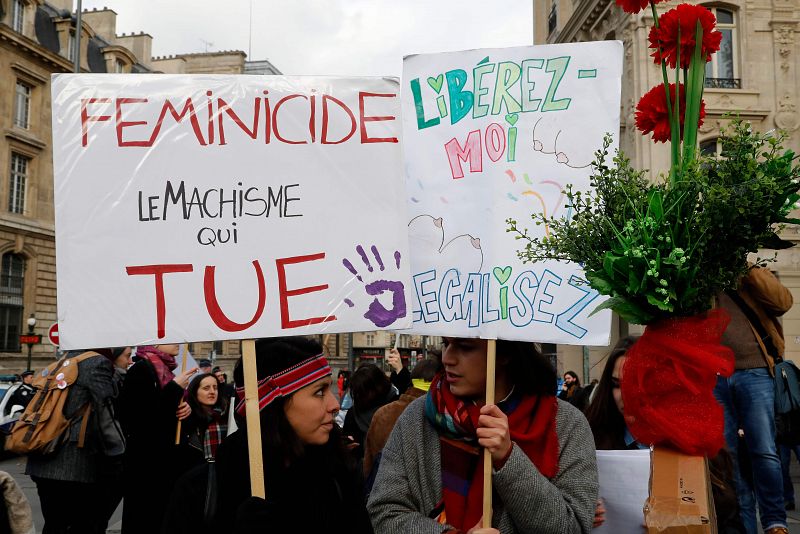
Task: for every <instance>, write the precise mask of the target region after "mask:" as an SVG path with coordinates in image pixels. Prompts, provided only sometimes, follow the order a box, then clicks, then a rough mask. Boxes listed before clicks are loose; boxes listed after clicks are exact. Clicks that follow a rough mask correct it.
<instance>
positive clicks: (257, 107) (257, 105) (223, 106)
mask: <svg viewBox="0 0 800 534" xmlns="http://www.w3.org/2000/svg"><path fill="white" fill-rule="evenodd" d="M217 107H219V110H220V115H219V144H220V145H225V144H227V143H226V142H225V129H224V128H223V127H222V113H221V112H222V111H224V112H225V113H227V114H228V116H229V117H230V118H231V119H233V122H235V123H236V124H237V126H239V128H241V129H242V131H243V132H244V133H246V134H247V135H248V136H250V138H251V139H256V138H257V137H258V115H259V113H260V112H261V99H260V98H258V97H256V99H255V100H254V101H253V129H252V130H251V129H250V128H248V127H247V126H245V124H244V123H243V122H242V120H241V119H240V118H239V116H238V115H237V114H236V112H235V111H233V109H231V106H230V105H229V104H228V103H227V102H225V101H224V100H222V99H221V98H217Z"/></svg>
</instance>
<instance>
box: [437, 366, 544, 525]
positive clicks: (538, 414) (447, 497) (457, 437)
mask: <svg viewBox="0 0 800 534" xmlns="http://www.w3.org/2000/svg"><path fill="white" fill-rule="evenodd" d="M498 407H500V409H501V410H502V411H503V413H505V414H506V415H507V416H508V425H509V429H510V430H511V440H512V441H513V442H514V443H515V444H516V445H517V446H519V447H520V448H521V449H522V451H523V452H524V453H525V455H526V456H527V457H528V458H529V459H530V460H531V462H533V465H535V466H536V468H537V469H539V472H540V473H542V475H544V476H545V477H547V478H553V477H555V476H556V474H557V473H558V454H559V445H558V435H557V434H556V412H557V411H558V401H557V400H556V398H555V397H554V396H546V397H539V396H535V395H521V394H520V395H513V394H512V395H511V396H510V397H509V398H508V399H507V400H505V401H504V402H500V403H498ZM425 411H426V416H427V418H428V420H429V421H431V423H432V424H433V425H434V427H436V429H437V431H438V432H439V434H440V443H441V455H442V459H441V461H442V495H443V497H444V509H445V516H446V521H447V524H448V525H452V526H454V527H456V528H458V529H461V530H464V531H467V530H469V529H470V528H472V527H473V526H475V525H476V524H477V523H478V521H479V520H480V518H481V515H482V513H483V505H482V503H483V463H482V462H480V461H479V460H480V454H479V452H480V449H478V448H477V447H475V446H474V445H477V428H478V418H479V417H480V407H479V406H477V405H476V404H474V403H472V402H471V401H469V400H465V399H462V398H460V397H456V396H455V395H453V394H452V393H451V392H450V387H449V386H448V385H447V383H446V382H444V381H443V380H442V375H437V376H436V377H435V378H434V379H433V382H432V383H431V388H430V391H429V392H428V400H427V404H426V410H425ZM465 442H466V443H465ZM468 443H471V444H472V445H473V446H472V447H470V446H469V445H468Z"/></svg>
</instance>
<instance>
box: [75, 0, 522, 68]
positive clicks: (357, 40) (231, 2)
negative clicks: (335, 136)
mask: <svg viewBox="0 0 800 534" xmlns="http://www.w3.org/2000/svg"><path fill="white" fill-rule="evenodd" d="M251 5H252V57H251V59H255V60H258V59H269V60H270V61H272V63H273V64H274V65H275V66H276V67H277V68H278V69H280V70H281V71H282V72H283V73H284V74H333V75H400V73H401V69H402V57H403V55H407V54H413V53H421V52H440V51H451V50H464V49H471V48H488V47H505V46H519V45H528V44H532V42H533V18H532V17H533V15H532V10H533V2H532V0H527V1H526V0H492V1H488V0H460V1H456V0H438V1H437V0H394V1H388V0H252V1H251V0H225V1H224V2H209V1H199V2H198V1H197V0H194V1H188V0H84V1H83V9H91V8H93V7H96V8H102V7H104V6H108V7H109V8H111V9H113V10H114V11H116V12H117V33H123V32H125V33H130V32H139V31H144V32H146V33H149V34H150V35H152V36H153V55H167V54H178V53H187V52H203V51H205V50H206V49H208V50H209V51H219V50H231V49H237V50H243V51H244V52H245V53H247V51H248V48H249V47H250V31H249V21H250V10H251ZM207 43H210V44H207Z"/></svg>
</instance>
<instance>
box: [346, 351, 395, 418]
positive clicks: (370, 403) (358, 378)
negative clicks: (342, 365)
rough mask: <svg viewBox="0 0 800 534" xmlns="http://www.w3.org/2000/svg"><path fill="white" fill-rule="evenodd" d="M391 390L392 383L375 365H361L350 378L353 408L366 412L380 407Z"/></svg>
mask: <svg viewBox="0 0 800 534" xmlns="http://www.w3.org/2000/svg"><path fill="white" fill-rule="evenodd" d="M391 389H392V383H391V382H390V381H389V379H388V378H387V377H386V375H385V374H384V373H383V371H381V370H380V369H379V368H378V366H377V365H374V364H371V363H365V364H362V365H361V366H360V367H359V368H358V369H356V372H355V373H353V376H352V377H351V378H350V395H352V396H353V407H354V408H356V409H358V410H361V411H367V410H371V409H372V408H375V407H376V406H382V405H383V404H385V403H386V397H387V396H388V395H389V391H390V390H391Z"/></svg>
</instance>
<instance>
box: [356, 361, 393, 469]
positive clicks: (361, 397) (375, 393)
mask: <svg viewBox="0 0 800 534" xmlns="http://www.w3.org/2000/svg"><path fill="white" fill-rule="evenodd" d="M393 350H395V349H393ZM350 392H351V394H352V396H353V407H352V408H351V409H349V410H348V411H347V415H346V416H345V418H344V425H343V426H342V434H344V436H345V440H346V441H348V446H349V448H350V450H351V451H352V452H353V455H354V456H355V457H356V458H357V459H359V460H361V459H363V458H364V439H365V438H366V437H367V431H368V430H369V425H370V423H371V422H372V417H373V416H374V415H375V412H376V411H377V410H378V408H380V407H381V406H385V405H387V404H389V403H390V402H392V401H394V400H396V399H397V398H398V396H399V395H398V394H397V390H396V389H395V388H394V386H392V383H391V382H390V381H389V379H388V378H387V377H386V375H385V374H384V372H383V371H381V370H380V369H379V368H378V366H376V365H373V364H371V363H368V364H362V365H361V366H360V367H359V368H358V369H356V372H355V373H353V377H352V378H351V379H350Z"/></svg>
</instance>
